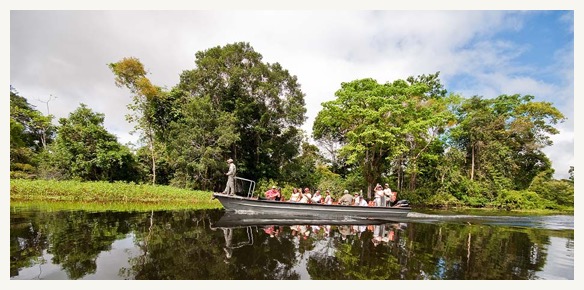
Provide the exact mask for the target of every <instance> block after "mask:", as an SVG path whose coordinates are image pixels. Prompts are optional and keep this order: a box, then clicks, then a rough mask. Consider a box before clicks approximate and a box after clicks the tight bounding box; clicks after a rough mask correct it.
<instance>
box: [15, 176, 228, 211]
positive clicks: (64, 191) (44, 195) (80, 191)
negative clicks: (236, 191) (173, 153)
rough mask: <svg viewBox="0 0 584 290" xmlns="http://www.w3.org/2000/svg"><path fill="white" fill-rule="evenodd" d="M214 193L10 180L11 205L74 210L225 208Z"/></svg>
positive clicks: (149, 187) (170, 187)
mask: <svg viewBox="0 0 584 290" xmlns="http://www.w3.org/2000/svg"><path fill="white" fill-rule="evenodd" d="M212 196H213V193H212V192H208V191H200V190H188V189H181V188H176V187H172V186H163V185H144V184H133V183H123V182H114V183H109V182H101V181H98V182H80V181H72V180H68V181H55V180H26V179H11V180H10V204H11V206H12V205H16V204H18V203H27V204H29V203H30V202H43V203H53V202H58V203H66V204H70V205H71V206H77V207H79V206H86V207H87V206H88V205H89V204H91V206H92V207H95V208H100V207H103V208H112V207H113V208H120V210H121V209H122V208H125V209H126V210H133V209H142V210H150V209H170V208H172V209H188V208H197V209H213V208H222V206H221V203H219V201H217V200H212V199H211V198H212Z"/></svg>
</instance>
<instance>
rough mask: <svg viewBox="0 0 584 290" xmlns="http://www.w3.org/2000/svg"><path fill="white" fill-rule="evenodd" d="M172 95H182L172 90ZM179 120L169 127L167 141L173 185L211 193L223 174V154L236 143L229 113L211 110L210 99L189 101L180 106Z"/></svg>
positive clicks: (237, 136)
mask: <svg viewBox="0 0 584 290" xmlns="http://www.w3.org/2000/svg"><path fill="white" fill-rule="evenodd" d="M171 94H184V92H182V91H179V90H173V91H172V92H171ZM181 116H182V118H180V119H178V120H176V121H173V122H171V123H170V124H169V127H170V128H169V130H168V131H169V138H168V139H167V140H166V144H167V150H168V155H169V158H168V160H169V162H170V163H171V166H172V168H173V169H174V177H173V180H172V182H171V183H172V184H174V185H176V186H180V187H189V188H200V189H206V190H210V189H214V186H215V185H216V184H215V183H216V181H217V180H223V178H224V175H223V173H224V172H225V161H224V159H223V155H224V152H226V151H228V150H229V147H230V146H232V144H233V143H234V142H236V141H238V140H239V135H238V134H237V131H236V129H235V124H236V120H235V117H234V116H233V115H232V114H231V113H227V112H222V111H218V110H216V109H214V108H213V104H212V103H211V98H210V97H208V96H207V97H201V98H191V99H189V100H188V101H187V103H186V104H185V105H184V106H182V112H181Z"/></svg>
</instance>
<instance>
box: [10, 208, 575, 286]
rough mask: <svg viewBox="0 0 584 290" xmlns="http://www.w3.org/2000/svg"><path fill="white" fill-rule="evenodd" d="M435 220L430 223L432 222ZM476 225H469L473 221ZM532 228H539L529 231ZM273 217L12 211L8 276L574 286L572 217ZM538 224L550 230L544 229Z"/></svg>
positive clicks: (190, 213) (210, 214) (27, 277)
mask: <svg viewBox="0 0 584 290" xmlns="http://www.w3.org/2000/svg"><path fill="white" fill-rule="evenodd" d="M430 219H432V220H433V221H429V220H430ZM469 220H470V219H469ZM525 220H536V221H537V222H535V223H534V222H532V223H531V224H532V225H534V226H525V224H526V222H525ZM525 220H521V221H520V222H518V221H517V219H515V218H512V217H498V218H493V217H482V218H481V217H476V216H473V217H472V222H470V221H466V222H463V218H453V216H447V217H445V218H442V219H441V218H440V217H439V215H433V216H431V217H425V219H424V218H420V219H419V221H417V220H416V219H415V218H408V219H403V220H392V221H383V220H358V219H357V220H338V219H334V218H331V219H322V220H317V221H315V220H311V219H309V218H302V217H298V218H295V219H274V218H266V217H258V216H249V215H246V216H241V215H239V216H238V215H235V216H234V215H230V214H227V215H226V214H225V213H224V212H223V211H217V210H212V211H159V212H100V213H92V212H86V211H51V212H49V211H42V210H25V209H13V210H12V211H11V216H10V258H11V260H10V277H11V279H15V280H16V279H71V280H73V279H136V280H185V279H188V280H230V279H238V280H266V279H270V280H293V279H322V280H345V279H351V280H357V279H367V280H377V279H402V280H420V279H439V280H477V279H481V280H482V279H497V280H511V279H513V280H532V279H568V280H571V279H573V276H574V275H573V271H574V270H573V269H574V255H573V252H574V242H573V241H574V230H573V216H572V217H566V216H552V217H531V218H529V217H528V218H527V219H525ZM542 224H546V225H554V226H543V227H542V226H540V225H542Z"/></svg>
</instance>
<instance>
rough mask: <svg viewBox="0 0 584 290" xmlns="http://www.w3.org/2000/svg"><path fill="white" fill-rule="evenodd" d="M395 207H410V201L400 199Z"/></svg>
mask: <svg viewBox="0 0 584 290" xmlns="http://www.w3.org/2000/svg"><path fill="white" fill-rule="evenodd" d="M393 206H394V207H409V206H410V202H409V201H408V200H407V199H402V200H398V201H397V202H396V203H395V204H394V205H393Z"/></svg>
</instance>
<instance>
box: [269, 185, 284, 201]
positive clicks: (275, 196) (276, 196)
mask: <svg viewBox="0 0 584 290" xmlns="http://www.w3.org/2000/svg"><path fill="white" fill-rule="evenodd" d="M265 196H266V198H267V199H269V200H280V197H281V195H280V192H279V191H278V189H276V186H272V188H271V189H269V190H268V191H266V192H265Z"/></svg>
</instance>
